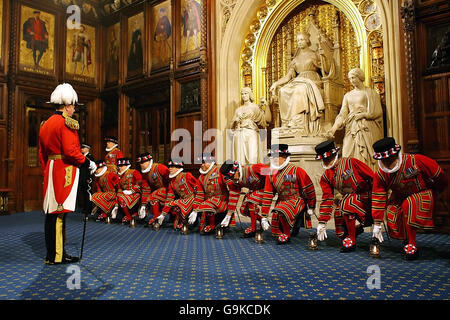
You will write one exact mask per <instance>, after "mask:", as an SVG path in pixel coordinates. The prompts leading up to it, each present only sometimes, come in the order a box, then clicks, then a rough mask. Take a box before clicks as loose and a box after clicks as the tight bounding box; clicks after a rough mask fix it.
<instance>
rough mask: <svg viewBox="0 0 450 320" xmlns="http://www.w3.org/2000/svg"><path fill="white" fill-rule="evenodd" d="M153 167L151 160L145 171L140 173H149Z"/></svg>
mask: <svg viewBox="0 0 450 320" xmlns="http://www.w3.org/2000/svg"><path fill="white" fill-rule="evenodd" d="M152 165H153V159H152V160H150V164H149V165H148V167H147V169H144V170H142V173H147V172H149V171H150V169H151V168H152Z"/></svg>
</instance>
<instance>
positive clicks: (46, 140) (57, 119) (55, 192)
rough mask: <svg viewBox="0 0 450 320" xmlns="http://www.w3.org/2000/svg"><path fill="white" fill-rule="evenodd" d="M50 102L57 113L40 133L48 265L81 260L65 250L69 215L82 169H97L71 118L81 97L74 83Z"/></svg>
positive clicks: (59, 90) (63, 87)
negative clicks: (84, 150) (82, 147)
mask: <svg viewBox="0 0 450 320" xmlns="http://www.w3.org/2000/svg"><path fill="white" fill-rule="evenodd" d="M50 103H51V104H53V105H55V107H56V109H57V111H56V112H55V113H54V114H53V115H52V116H51V117H50V118H49V119H48V120H47V121H45V123H44V124H43V125H42V127H41V129H40V131H39V161H40V163H41V168H42V172H43V174H44V205H43V210H44V213H45V241H46V247H47V257H46V259H45V262H46V263H49V264H60V263H72V262H76V261H78V257H71V256H70V255H68V254H67V253H66V252H65V250H64V239H65V236H64V235H65V226H66V223H65V220H66V213H67V212H73V211H74V210H75V205H76V198H77V189H78V181H79V168H78V166H86V167H89V169H90V170H91V172H92V171H93V170H95V168H96V167H95V163H94V162H92V161H90V160H89V159H87V158H86V157H85V156H83V154H82V153H81V149H80V141H79V140H78V133H77V130H78V129H79V124H78V122H77V121H76V120H74V119H72V118H71V116H72V115H73V113H74V112H75V105H77V103H78V96H77V94H76V92H75V90H74V89H73V88H72V86H71V85H70V84H67V83H64V84H60V85H58V86H57V87H56V89H55V90H54V91H53V93H52V95H51V98H50Z"/></svg>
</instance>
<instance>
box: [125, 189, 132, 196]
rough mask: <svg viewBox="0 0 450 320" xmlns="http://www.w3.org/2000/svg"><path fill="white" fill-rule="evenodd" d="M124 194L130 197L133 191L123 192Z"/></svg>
mask: <svg viewBox="0 0 450 320" xmlns="http://www.w3.org/2000/svg"><path fill="white" fill-rule="evenodd" d="M123 194H126V195H127V196H129V195H130V194H133V190H123Z"/></svg>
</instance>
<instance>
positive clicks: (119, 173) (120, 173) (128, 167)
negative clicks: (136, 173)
mask: <svg viewBox="0 0 450 320" xmlns="http://www.w3.org/2000/svg"><path fill="white" fill-rule="evenodd" d="M130 167H131V165H129V166H127V168H126V169H125V170H123V171H122V172H117V174H118V175H119V176H121V175H123V174H124V173H125V172H127V171H128V169H130Z"/></svg>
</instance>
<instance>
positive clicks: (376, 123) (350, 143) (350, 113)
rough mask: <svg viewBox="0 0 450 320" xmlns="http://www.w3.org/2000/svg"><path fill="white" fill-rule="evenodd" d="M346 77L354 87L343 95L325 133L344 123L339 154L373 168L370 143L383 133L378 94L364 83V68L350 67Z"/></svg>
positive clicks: (338, 127)
mask: <svg viewBox="0 0 450 320" xmlns="http://www.w3.org/2000/svg"><path fill="white" fill-rule="evenodd" d="M348 79H349V80H350V83H351V84H352V85H353V86H354V89H353V90H351V91H350V92H347V93H346V94H345V95H344V99H343V101H342V107H341V110H340V112H339V114H338V116H337V117H336V119H335V121H334V124H333V127H332V128H331V129H330V130H329V131H328V132H327V133H328V135H330V136H334V134H335V132H336V131H337V130H340V129H343V128H344V127H345V136H344V141H343V148H342V156H343V157H354V158H357V159H359V160H361V161H363V162H365V163H366V164H367V165H369V166H371V167H372V168H373V169H374V168H377V163H376V161H375V160H374V159H373V157H372V154H373V150H372V145H373V143H374V142H375V141H378V140H380V139H381V138H383V135H384V134H383V109H382V108H381V101H380V96H379V94H378V93H377V92H376V91H375V90H374V89H372V88H367V87H365V86H364V79H365V76H364V71H363V70H361V69H360V68H355V69H352V70H350V71H349V73H348Z"/></svg>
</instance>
